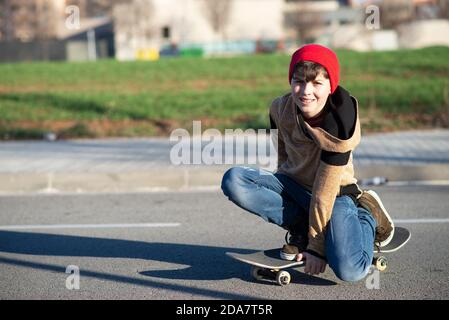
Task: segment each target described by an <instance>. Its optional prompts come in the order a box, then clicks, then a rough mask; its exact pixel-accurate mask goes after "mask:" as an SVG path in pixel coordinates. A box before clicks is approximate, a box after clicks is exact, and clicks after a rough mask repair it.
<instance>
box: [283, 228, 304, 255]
mask: <svg viewBox="0 0 449 320" xmlns="http://www.w3.org/2000/svg"><path fill="white" fill-rule="evenodd" d="M289 234H290V238H289V240H288V241H287V237H288V235H289ZM285 242H286V243H287V244H285V245H284V246H283V247H282V249H281V253H280V256H281V259H283V260H289V261H293V260H295V258H296V256H297V255H298V253H300V252H303V251H304V250H306V248H307V244H308V242H309V239H308V236H307V234H306V235H305V236H304V235H302V234H292V233H291V232H290V231H287V233H286V234H285Z"/></svg>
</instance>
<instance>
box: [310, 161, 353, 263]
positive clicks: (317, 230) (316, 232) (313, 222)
mask: <svg viewBox="0 0 449 320" xmlns="http://www.w3.org/2000/svg"><path fill="white" fill-rule="evenodd" d="M344 169H345V167H344V166H336V165H331V164H328V163H326V162H324V161H322V160H321V161H320V165H319V167H318V170H317V173H316V177H315V181H314V183H313V189H312V199H311V202H310V208H309V244H308V247H307V251H309V252H310V253H312V254H314V255H317V256H319V257H321V258H325V257H326V252H325V234H326V227H327V225H328V223H329V220H330V218H331V214H332V209H333V207H334V203H335V199H336V197H337V195H338V193H339V191H340V182H341V177H342V175H343V171H344Z"/></svg>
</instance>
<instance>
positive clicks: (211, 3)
mask: <svg viewBox="0 0 449 320" xmlns="http://www.w3.org/2000/svg"><path fill="white" fill-rule="evenodd" d="M203 7H204V14H205V15H206V18H207V19H208V21H209V23H210V24H211V26H212V29H213V30H214V31H215V32H216V33H217V34H219V35H221V36H222V37H223V38H225V37H226V34H225V33H226V30H225V29H226V26H227V24H228V22H229V15H230V12H231V8H232V0H203Z"/></svg>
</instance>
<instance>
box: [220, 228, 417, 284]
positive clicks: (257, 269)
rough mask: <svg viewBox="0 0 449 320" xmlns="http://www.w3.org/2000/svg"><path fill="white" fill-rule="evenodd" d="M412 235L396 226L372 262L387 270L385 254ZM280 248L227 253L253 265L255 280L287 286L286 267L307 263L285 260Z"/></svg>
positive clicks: (382, 269)
mask: <svg viewBox="0 0 449 320" xmlns="http://www.w3.org/2000/svg"><path fill="white" fill-rule="evenodd" d="M410 236H411V234H410V231H408V230H407V229H406V228H402V227H395V230H394V236H393V239H392V240H391V241H390V243H389V244H387V245H386V246H384V247H382V248H380V249H378V248H374V254H375V257H374V258H373V261H372V264H373V265H374V266H375V267H376V269H377V270H379V271H385V270H386V268H387V265H388V261H387V258H386V257H385V256H384V255H383V254H385V253H391V252H395V251H397V250H399V249H400V248H402V247H403V246H404V245H405V244H406V243H407V242H408V241H409V240H410ZM280 250H281V249H270V250H264V251H257V252H254V253H246V254H241V253H236V252H226V254H227V255H228V256H229V257H231V258H233V259H235V260H238V261H241V262H243V263H246V264H249V265H251V276H252V277H253V278H254V279H255V280H258V281H261V280H274V281H275V282H276V283H277V284H279V285H281V286H285V285H288V284H289V283H290V281H291V275H290V273H289V272H288V271H287V270H284V269H287V268H293V267H302V266H304V265H305V261H303V260H302V261H287V260H283V259H281V258H280V256H279V252H280Z"/></svg>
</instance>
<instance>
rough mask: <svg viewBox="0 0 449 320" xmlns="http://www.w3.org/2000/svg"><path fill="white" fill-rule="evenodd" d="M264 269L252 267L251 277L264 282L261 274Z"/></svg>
mask: <svg viewBox="0 0 449 320" xmlns="http://www.w3.org/2000/svg"><path fill="white" fill-rule="evenodd" d="M261 270H262V268H259V267H251V276H252V277H253V278H254V279H256V280H259V281H260V280H263V276H262V275H261V274H260V271H261Z"/></svg>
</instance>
